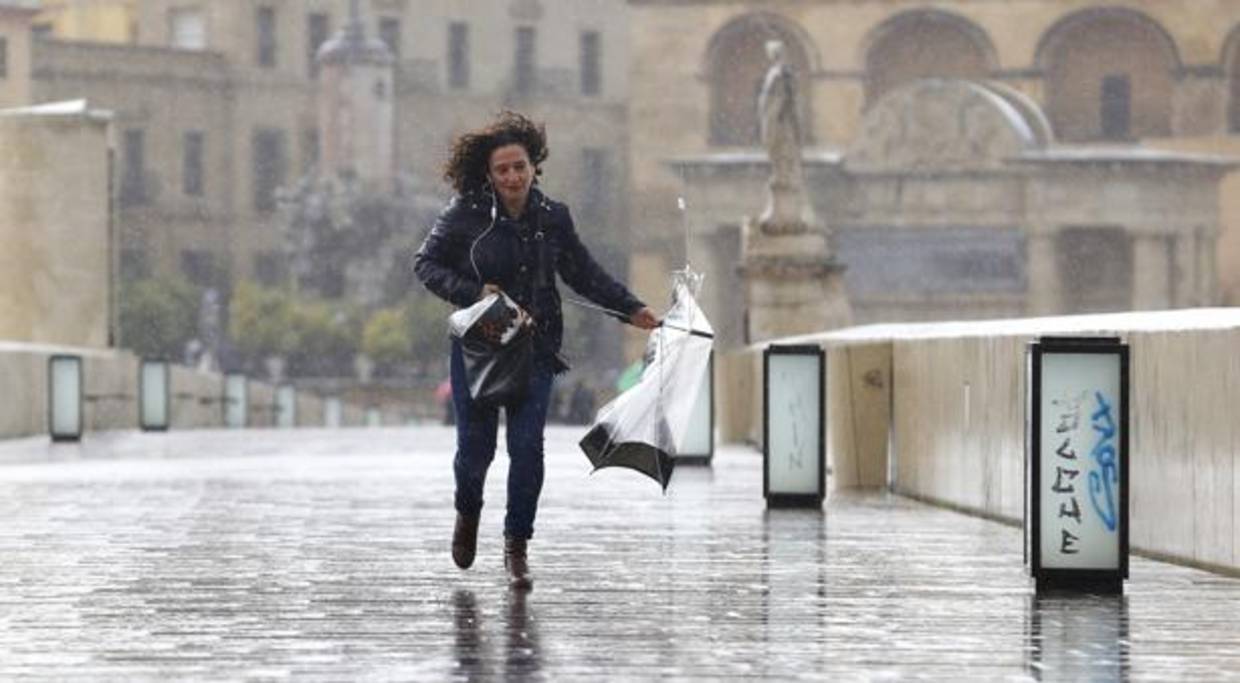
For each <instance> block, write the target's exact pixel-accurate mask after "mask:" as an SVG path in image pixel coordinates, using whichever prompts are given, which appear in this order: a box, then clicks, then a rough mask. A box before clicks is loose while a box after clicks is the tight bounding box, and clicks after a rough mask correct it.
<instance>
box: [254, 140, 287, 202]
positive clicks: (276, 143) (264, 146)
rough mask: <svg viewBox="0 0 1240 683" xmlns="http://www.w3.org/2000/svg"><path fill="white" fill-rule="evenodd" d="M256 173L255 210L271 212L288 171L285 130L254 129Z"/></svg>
mask: <svg viewBox="0 0 1240 683" xmlns="http://www.w3.org/2000/svg"><path fill="white" fill-rule="evenodd" d="M251 151H252V153H253V156H254V158H253V160H252V164H251V168H252V170H253V175H254V183H253V187H254V196H253V200H254V210H255V211H259V212H263V213H266V212H270V211H275V209H276V191H277V190H279V189H280V188H281V187H282V186H283V185H284V181H285V177H286V175H287V173H288V156H287V154H286V152H285V141H284V131H282V130H278V129H275V128H260V129H258V130H255V131H254V137H253V139H252V143H251Z"/></svg>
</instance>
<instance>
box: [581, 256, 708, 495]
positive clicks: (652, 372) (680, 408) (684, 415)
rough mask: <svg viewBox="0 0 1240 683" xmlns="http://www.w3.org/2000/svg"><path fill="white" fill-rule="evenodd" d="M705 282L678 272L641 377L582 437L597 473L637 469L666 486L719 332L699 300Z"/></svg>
mask: <svg viewBox="0 0 1240 683" xmlns="http://www.w3.org/2000/svg"><path fill="white" fill-rule="evenodd" d="M700 286H701V276H700V275H697V274H696V273H693V272H691V271H688V270H687V269H686V270H685V271H680V272H678V273H677V274H676V277H675V280H674V283H673V289H672V307H671V310H669V311H668V313H667V315H666V316H664V318H663V323H662V324H661V325H660V327H658V328H657V329H655V330H654V331H653V332H651V333H650V338H649V339H648V340H647V342H646V367H645V369H644V370H643V371H642V374H641V379H640V380H639V381H638V382H637V384H636V385H635V386H634V387H633V388H631V389H629V390H628V391H626V392H624V393H622V394H620V395H619V396H617V397H616V398H615V400H613V401H612V402H611V403H608V404H607V405H605V406H603V408H602V409H600V410H599V412H598V416H597V417H596V418H595V422H594V425H593V426H592V427H591V428H590V431H589V432H587V433H586V435H585V438H583V439H582V440H581V444H580V445H581V450H582V451H584V452H585V454H586V457H587V458H589V459H590V462H591V463H592V464H593V465H594V469H595V470H596V471H597V470H599V469H602V468H604V467H626V468H629V469H634V470H637V471H638V472H641V473H642V474H645V475H646V476H649V477H651V478H652V479H654V480H655V481H657V482H659V485H660V486H662V487H663V490H665V491H666V490H667V484H668V482H669V481H671V477H672V468H673V466H674V465H675V457H676V454H677V453H678V452H680V450H681V448H682V447H683V445H684V443H685V438H686V436H687V433H688V429H689V420H690V416H691V413H692V410H693V406H694V403H695V402H696V400H697V395H698V392H700V391H702V389H703V387H704V386H705V381H704V380H705V379H706V372H707V371H708V369H709V367H710V352H711V347H712V346H713V345H714V338H715V331H714V329H713V328H712V327H711V326H710V321H708V320H707V319H706V316H705V314H703V313H702V309H701V308H699V307H698V304H697V298H696V293H697V291H698V288H699V287H700Z"/></svg>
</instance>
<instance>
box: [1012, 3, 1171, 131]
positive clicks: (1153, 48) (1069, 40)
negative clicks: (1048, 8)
mask: <svg viewBox="0 0 1240 683" xmlns="http://www.w3.org/2000/svg"><path fill="white" fill-rule="evenodd" d="M1035 61H1036V63H1037V65H1038V67H1039V68H1040V69H1041V70H1042V72H1043V74H1044V79H1045V88H1046V102H1045V104H1046V106H1045V108H1046V112H1047V115H1048V117H1049V118H1050V120H1051V124H1052V125H1053V126H1054V128H1055V134H1056V137H1058V138H1059V139H1061V140H1065V141H1068V142H1089V141H1095V140H1135V139H1139V138H1143V137H1160V136H1166V135H1171V134H1172V128H1171V121H1172V111H1173V108H1174V95H1175V75H1176V72H1177V71H1178V70H1179V68H1180V55H1179V50H1178V49H1177V48H1176V44H1175V41H1174V40H1173V39H1172V37H1171V35H1170V34H1169V33H1167V31H1166V29H1165V28H1163V26H1162V25H1161V24H1159V23H1158V22H1156V21H1154V20H1153V19H1151V18H1150V17H1149V16H1147V15H1145V14H1143V13H1141V12H1138V11H1136V10H1132V9H1128V8H1120V7H1101V8H1091V9H1084V10H1081V11H1078V12H1074V13H1072V14H1069V15H1068V16H1066V17H1063V18H1062V19H1060V20H1059V21H1057V22H1055V24H1054V25H1053V26H1051V27H1050V28H1049V29H1048V30H1047V31H1046V33H1044V34H1043V35H1042V38H1041V40H1040V41H1039V43H1038V50H1037V56H1036V59H1035Z"/></svg>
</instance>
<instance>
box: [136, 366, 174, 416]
mask: <svg viewBox="0 0 1240 683" xmlns="http://www.w3.org/2000/svg"><path fill="white" fill-rule="evenodd" d="M155 363H162V364H163V366H164V424H162V425H151V424H147V422H146V415H144V414H143V412H144V411H143V406H145V405H146V366H147V365H152V364H155ZM171 425H172V365H171V363H169V362H168V361H166V360H163V359H160V358H143V359H142V362H141V363H138V428H139V429H141V430H142V431H144V432H166V431H168V428H169V427H170V426H171Z"/></svg>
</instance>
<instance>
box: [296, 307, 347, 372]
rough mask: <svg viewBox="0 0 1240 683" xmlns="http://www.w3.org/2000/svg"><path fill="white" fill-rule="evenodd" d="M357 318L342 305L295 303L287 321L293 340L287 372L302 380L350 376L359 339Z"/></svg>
mask: <svg viewBox="0 0 1240 683" xmlns="http://www.w3.org/2000/svg"><path fill="white" fill-rule="evenodd" d="M358 317H359V316H358V315H357V314H356V313H355V312H354V311H353V310H351V309H350V308H349V307H348V306H346V305H344V304H340V303H336V304H331V303H327V302H325V301H315V300H295V301H294V302H293V307H292V316H291V319H290V324H291V327H292V330H293V338H294V339H295V346H294V348H293V349H292V351H291V353H290V354H289V361H290V366H291V367H290V372H291V373H292V374H296V375H302V376H328V375H347V374H350V373H351V372H352V362H353V356H354V355H355V354H356V353H357V349H358V344H359V342H360V337H361V330H360V327H361V326H360V323H358Z"/></svg>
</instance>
